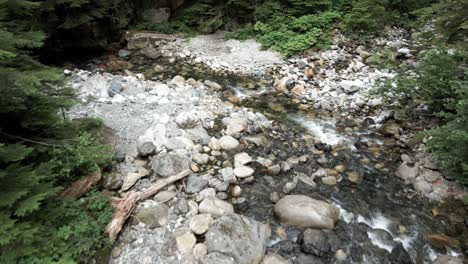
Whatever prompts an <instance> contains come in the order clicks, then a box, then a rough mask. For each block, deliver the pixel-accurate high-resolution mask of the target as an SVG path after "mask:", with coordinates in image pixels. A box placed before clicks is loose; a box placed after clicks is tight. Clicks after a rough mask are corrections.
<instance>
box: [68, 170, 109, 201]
mask: <svg viewBox="0 0 468 264" xmlns="http://www.w3.org/2000/svg"><path fill="white" fill-rule="evenodd" d="M100 180H101V173H100V172H95V173H93V174H91V175H88V176H86V177H84V178H82V179H80V180H78V181H76V182H74V183H72V184H71V185H70V186H68V187H67V188H66V189H65V190H63V192H61V193H60V196H62V197H72V198H75V199H78V198H80V197H82V196H83V195H85V194H86V193H87V192H88V191H89V190H91V188H93V186H94V185H96V184H97V183H98V182H99V181H100Z"/></svg>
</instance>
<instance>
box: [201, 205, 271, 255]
mask: <svg viewBox="0 0 468 264" xmlns="http://www.w3.org/2000/svg"><path fill="white" fill-rule="evenodd" d="M205 238H206V244H207V246H208V252H210V253H211V252H219V253H222V254H225V255H228V256H231V257H233V258H234V260H235V262H236V263H238V264H255V263H260V262H261V260H262V259H263V256H264V254H265V249H266V241H267V228H266V226H265V225H264V224H262V223H259V222H257V221H255V220H253V219H250V218H248V217H246V216H242V215H237V214H229V215H224V216H222V217H221V218H219V219H217V220H216V221H215V223H214V224H213V226H212V227H211V228H210V230H209V231H208V233H206V236H205Z"/></svg>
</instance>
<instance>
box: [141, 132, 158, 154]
mask: <svg viewBox="0 0 468 264" xmlns="http://www.w3.org/2000/svg"><path fill="white" fill-rule="evenodd" d="M137 149H138V155H140V157H147V156H150V155H153V154H155V153H156V146H155V145H154V144H153V142H151V141H150V140H144V137H140V138H139V139H138V140H137Z"/></svg>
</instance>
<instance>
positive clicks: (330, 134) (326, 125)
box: [291, 116, 347, 146]
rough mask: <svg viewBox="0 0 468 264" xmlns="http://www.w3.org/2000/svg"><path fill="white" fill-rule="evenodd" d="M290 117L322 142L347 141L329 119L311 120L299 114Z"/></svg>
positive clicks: (336, 142)
mask: <svg viewBox="0 0 468 264" xmlns="http://www.w3.org/2000/svg"><path fill="white" fill-rule="evenodd" d="M291 119H292V120H293V121H296V122H298V123H299V124H300V125H301V126H303V127H305V128H306V129H307V130H309V131H310V132H311V133H312V134H313V135H314V137H315V138H316V139H318V140H319V141H320V142H322V143H325V144H328V145H331V146H335V145H339V144H343V143H345V142H346V141H347V138H346V137H344V136H342V135H340V134H339V133H338V132H337V131H336V130H335V124H334V123H333V122H331V121H324V120H311V119H308V118H305V117H301V116H292V117H291Z"/></svg>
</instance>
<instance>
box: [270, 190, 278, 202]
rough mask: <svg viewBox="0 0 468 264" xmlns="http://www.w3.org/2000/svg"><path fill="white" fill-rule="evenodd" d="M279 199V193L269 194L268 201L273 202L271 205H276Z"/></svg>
mask: <svg viewBox="0 0 468 264" xmlns="http://www.w3.org/2000/svg"><path fill="white" fill-rule="evenodd" d="M280 199H281V197H280V195H279V193H277V192H272V193H270V201H271V202H273V203H276V202H278V201H279V200H280Z"/></svg>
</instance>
